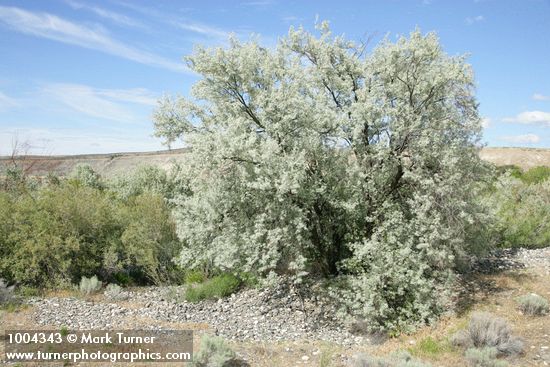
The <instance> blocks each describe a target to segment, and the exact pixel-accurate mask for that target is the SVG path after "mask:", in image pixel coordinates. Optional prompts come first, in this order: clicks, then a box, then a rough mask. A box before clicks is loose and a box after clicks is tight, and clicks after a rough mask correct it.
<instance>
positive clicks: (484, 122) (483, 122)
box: [481, 117, 493, 129]
mask: <svg viewBox="0 0 550 367" xmlns="http://www.w3.org/2000/svg"><path fill="white" fill-rule="evenodd" d="M492 122H493V121H492V120H491V119H490V118H489V117H483V118H482V119H481V126H482V127H483V128H484V129H486V128H488V127H489V126H491V124H492Z"/></svg>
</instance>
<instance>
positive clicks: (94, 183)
mask: <svg viewBox="0 0 550 367" xmlns="http://www.w3.org/2000/svg"><path fill="white" fill-rule="evenodd" d="M69 177H70V178H72V179H76V180H78V181H79V182H81V183H82V184H83V185H84V186H88V187H93V188H95V189H100V188H102V187H103V184H102V182H101V176H100V175H99V174H98V173H97V172H96V171H95V170H94V169H93V168H92V166H90V165H89V164H82V163H81V164H77V165H76V166H75V167H74V168H73V170H72V171H71V173H70V174H69Z"/></svg>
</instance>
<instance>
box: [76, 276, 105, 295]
mask: <svg viewBox="0 0 550 367" xmlns="http://www.w3.org/2000/svg"><path fill="white" fill-rule="evenodd" d="M102 284H103V283H102V282H101V281H100V280H99V279H97V276H95V275H94V276H93V277H91V278H86V277H82V279H80V284H79V286H78V289H79V290H80V293H82V294H84V295H86V296H87V295H90V294H92V293H95V292H97V291H99V290H100V289H101V286H102Z"/></svg>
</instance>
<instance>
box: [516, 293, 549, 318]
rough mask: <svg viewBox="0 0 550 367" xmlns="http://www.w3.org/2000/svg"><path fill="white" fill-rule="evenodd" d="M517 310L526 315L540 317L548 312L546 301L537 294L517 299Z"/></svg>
mask: <svg viewBox="0 0 550 367" xmlns="http://www.w3.org/2000/svg"><path fill="white" fill-rule="evenodd" d="M518 302H519V309H520V310H521V311H522V312H523V313H524V314H526V315H531V316H542V315H546V314H547V313H548V311H549V310H550V305H549V304H548V300H547V299H546V298H544V297H541V296H539V295H538V294H534V293H531V294H528V295H525V296H522V297H520V298H519V299H518Z"/></svg>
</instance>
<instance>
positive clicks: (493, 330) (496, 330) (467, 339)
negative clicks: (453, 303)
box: [451, 312, 524, 355]
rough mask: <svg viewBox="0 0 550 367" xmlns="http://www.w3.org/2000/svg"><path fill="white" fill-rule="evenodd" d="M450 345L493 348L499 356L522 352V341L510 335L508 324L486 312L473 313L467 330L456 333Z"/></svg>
mask: <svg viewBox="0 0 550 367" xmlns="http://www.w3.org/2000/svg"><path fill="white" fill-rule="evenodd" d="M451 343H453V344H454V345H456V346H459V347H463V348H469V347H475V348H495V349H496V350H497V352H498V354H499V355H518V354H521V353H523V351H524V343H523V341H522V340H521V339H520V338H518V337H516V336H514V335H512V330H511V329H510V326H509V325H508V322H506V320H504V319H502V318H500V317H496V316H494V315H492V314H490V313H487V312H476V313H474V314H473V315H472V317H471V319H470V323H469V324H468V328H467V329H466V330H461V331H458V332H457V333H456V334H455V335H454V336H453V337H452V338H451Z"/></svg>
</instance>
